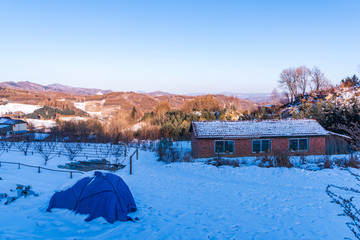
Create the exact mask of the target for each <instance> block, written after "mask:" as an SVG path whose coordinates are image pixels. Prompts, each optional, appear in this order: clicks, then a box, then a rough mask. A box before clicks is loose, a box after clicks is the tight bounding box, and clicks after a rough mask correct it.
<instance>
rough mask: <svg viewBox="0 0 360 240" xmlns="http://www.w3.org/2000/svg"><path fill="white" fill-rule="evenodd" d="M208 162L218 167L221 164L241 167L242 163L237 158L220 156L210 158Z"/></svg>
mask: <svg viewBox="0 0 360 240" xmlns="http://www.w3.org/2000/svg"><path fill="white" fill-rule="evenodd" d="M206 164H210V165H213V166H216V167H219V166H232V167H240V163H239V161H238V160H236V159H228V158H219V157H216V158H213V159H210V160H208V161H207V162H206Z"/></svg>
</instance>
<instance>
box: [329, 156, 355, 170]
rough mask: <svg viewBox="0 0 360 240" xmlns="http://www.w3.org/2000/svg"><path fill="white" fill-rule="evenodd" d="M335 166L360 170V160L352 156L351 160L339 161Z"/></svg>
mask: <svg viewBox="0 0 360 240" xmlns="http://www.w3.org/2000/svg"><path fill="white" fill-rule="evenodd" d="M335 164H336V165H337V166H338V167H342V168H349V167H352V168H360V160H359V157H358V156H355V155H353V154H352V155H351V156H350V159H337V160H336V161H335Z"/></svg>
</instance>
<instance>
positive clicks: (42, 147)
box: [34, 142, 57, 165]
mask: <svg viewBox="0 0 360 240" xmlns="http://www.w3.org/2000/svg"><path fill="white" fill-rule="evenodd" d="M56 145H57V143H56V142H35V143H34V147H35V149H36V151H37V152H38V153H39V154H40V156H42V157H43V159H44V165H46V164H47V162H48V161H49V160H50V159H52V158H54V157H55V156H56V154H57V152H56Z"/></svg>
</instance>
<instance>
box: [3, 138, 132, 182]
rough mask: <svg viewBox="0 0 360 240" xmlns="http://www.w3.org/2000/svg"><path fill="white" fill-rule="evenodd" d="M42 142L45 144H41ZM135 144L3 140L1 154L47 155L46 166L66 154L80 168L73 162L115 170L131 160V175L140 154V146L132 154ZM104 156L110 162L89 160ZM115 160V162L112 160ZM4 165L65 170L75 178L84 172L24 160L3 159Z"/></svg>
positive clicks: (38, 169)
mask: <svg viewBox="0 0 360 240" xmlns="http://www.w3.org/2000/svg"><path fill="white" fill-rule="evenodd" d="M40 145H41V146H40ZM132 148H133V147H132V146H129V145H126V144H120V145H118V144H116V145H115V144H103V143H62V142H7V141H1V142H0V156H1V155H2V154H3V153H8V152H22V153H24V155H25V156H29V155H34V154H39V155H40V156H41V157H43V158H44V163H45V165H46V163H47V161H49V160H50V159H52V158H54V157H56V156H58V157H61V156H66V157H67V158H68V159H69V160H70V163H68V164H67V165H68V166H71V167H77V166H76V165H73V164H72V163H71V161H75V162H79V163H84V164H86V163H89V164H91V165H102V166H108V167H111V168H112V169H114V170H117V169H119V166H122V167H125V166H126V165H124V164H125V162H126V160H127V159H128V160H129V164H130V174H132V170H133V166H132V159H133V156H134V155H135V154H136V159H138V154H139V151H138V147H136V148H135V150H134V151H133V153H132V154H130V152H131V149H132ZM94 158H95V159H103V160H106V161H108V160H109V162H110V163H106V162H101V163H98V162H93V161H90V162H88V161H87V160H89V159H94ZM111 162H113V163H111ZM2 164H12V165H17V166H18V169H20V167H21V166H23V167H28V168H36V169H37V172H38V173H41V171H42V170H46V171H53V172H64V173H69V175H70V178H72V177H73V174H84V172H82V171H78V170H61V169H51V168H47V167H43V166H34V165H29V164H24V163H20V162H9V161H2V160H0V166H1V165H2Z"/></svg>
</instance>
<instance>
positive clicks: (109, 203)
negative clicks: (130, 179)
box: [47, 172, 136, 223]
mask: <svg viewBox="0 0 360 240" xmlns="http://www.w3.org/2000/svg"><path fill="white" fill-rule="evenodd" d="M52 208H66V209H70V210H73V211H75V212H76V213H82V214H89V217H88V218H86V219H85V220H86V221H91V220H92V219H94V218H97V217H104V218H105V219H106V220H107V221H108V222H109V223H114V222H115V221H127V220H131V218H130V217H128V216H127V214H128V213H131V212H135V211H136V205H135V201H134V198H133V196H132V194H131V192H130V189H129V187H128V186H127V185H126V183H125V182H124V181H123V180H122V179H121V178H120V177H119V176H117V175H115V174H112V173H101V172H95V174H94V176H93V177H86V178H83V179H81V180H79V181H78V182H77V183H76V184H75V185H74V186H72V187H71V188H69V189H67V190H65V191H61V192H56V193H55V194H54V195H53V196H52V197H51V199H50V203H49V207H48V209H47V211H48V212H50V210H51V209H52Z"/></svg>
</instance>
